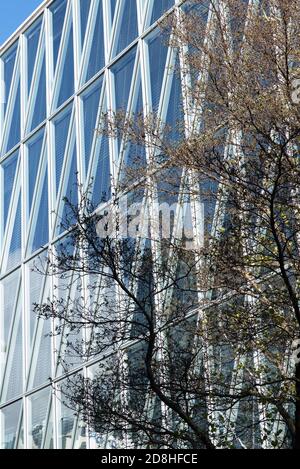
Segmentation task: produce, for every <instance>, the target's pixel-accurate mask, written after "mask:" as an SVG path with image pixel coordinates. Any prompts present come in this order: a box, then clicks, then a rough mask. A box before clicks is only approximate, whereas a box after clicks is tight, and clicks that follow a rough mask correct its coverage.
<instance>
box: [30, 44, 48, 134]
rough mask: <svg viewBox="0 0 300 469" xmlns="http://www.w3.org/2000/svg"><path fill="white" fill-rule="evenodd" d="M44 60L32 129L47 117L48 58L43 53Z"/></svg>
mask: <svg viewBox="0 0 300 469" xmlns="http://www.w3.org/2000/svg"><path fill="white" fill-rule="evenodd" d="M42 60H43V62H42V67H41V71H40V76H39V84H38V89H37V94H36V97H35V104H34V111H33V116H32V122H31V126H30V129H31V130H33V129H35V128H36V127H37V126H38V125H39V124H40V123H41V122H43V121H44V120H45V118H46V106H47V105H46V58H45V53H44V54H43V59H42Z"/></svg>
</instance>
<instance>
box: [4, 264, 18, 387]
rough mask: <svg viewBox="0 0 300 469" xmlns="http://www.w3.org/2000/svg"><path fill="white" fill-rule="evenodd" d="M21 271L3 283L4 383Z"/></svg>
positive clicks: (14, 273)
mask: <svg viewBox="0 0 300 469" xmlns="http://www.w3.org/2000/svg"><path fill="white" fill-rule="evenodd" d="M19 278H20V270H17V271H15V272H13V273H12V274H11V275H9V276H8V277H6V278H5V279H4V280H3V281H2V283H1V295H0V347H1V355H0V378H1V379H0V381H1V382H2V381H3V373H4V369H5V363H6V358H7V353H8V338H9V332H10V329H11V326H12V321H13V318H14V311H15V307H16V301H17V293H18V286H19Z"/></svg>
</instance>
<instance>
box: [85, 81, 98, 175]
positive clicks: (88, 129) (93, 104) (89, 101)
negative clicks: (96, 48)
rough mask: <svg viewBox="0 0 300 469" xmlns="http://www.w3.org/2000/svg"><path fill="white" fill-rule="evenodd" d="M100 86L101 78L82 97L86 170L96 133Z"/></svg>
mask: <svg viewBox="0 0 300 469" xmlns="http://www.w3.org/2000/svg"><path fill="white" fill-rule="evenodd" d="M101 87H102V80H100V81H98V82H97V84H96V85H94V86H92V87H91V88H89V89H88V91H87V92H86V93H84V95H83V97H82V101H83V113H84V125H83V130H84V150H85V169H86V172H87V170H88V167H89V161H90V157H91V149H92V143H93V140H94V138H95V135H96V128H97V122H96V119H97V114H98V111H99V100H100V91H101Z"/></svg>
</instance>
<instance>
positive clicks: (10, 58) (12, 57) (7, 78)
mask: <svg viewBox="0 0 300 469" xmlns="http://www.w3.org/2000/svg"><path fill="white" fill-rule="evenodd" d="M17 49H18V43H15V44H14V45H13V46H12V47H11V48H10V49H9V51H8V52H7V53H6V54H5V56H4V59H3V62H4V83H5V90H4V110H6V106H7V101H8V97H9V92H10V87H11V81H12V76H13V71H14V66H15V62H16V56H17Z"/></svg>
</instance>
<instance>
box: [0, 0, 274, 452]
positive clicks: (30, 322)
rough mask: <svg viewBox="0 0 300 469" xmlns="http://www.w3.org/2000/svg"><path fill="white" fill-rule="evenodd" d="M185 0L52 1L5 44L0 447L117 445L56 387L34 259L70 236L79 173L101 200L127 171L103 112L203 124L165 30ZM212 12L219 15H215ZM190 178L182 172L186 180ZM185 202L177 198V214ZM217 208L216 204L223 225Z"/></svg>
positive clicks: (85, 368) (49, 284)
mask: <svg viewBox="0 0 300 469" xmlns="http://www.w3.org/2000/svg"><path fill="white" fill-rule="evenodd" d="M220 1H221V0H220ZM174 3H175V5H174ZM182 3H183V2H182V1H176V2H175V1H174V0H164V1H161V0H55V1H46V2H44V3H43V5H42V6H41V8H39V9H37V10H36V12H35V13H34V15H33V16H32V19H29V20H28V21H26V22H25V23H24V25H23V26H22V27H20V28H19V30H18V31H17V33H16V35H14V36H12V38H10V39H9V40H8V41H7V43H6V44H5V45H4V47H2V50H1V52H0V53H1V57H0V64H1V83H2V85H3V86H2V90H1V91H2V93H1V98H2V100H1V107H0V289H1V294H0V385H1V388H0V393H1V396H0V445H1V446H0V447H1V448H22V447H25V448H80V447H82V448H85V447H86V448H92V447H97V445H98V444H100V445H105V444H106V445H109V444H110V443H109V441H106V442H103V441H100V442H99V441H98V440H97V438H96V437H95V435H93V434H91V432H90V430H89V429H88V428H85V427H84V426H82V424H81V423H80V422H79V421H77V419H75V418H74V415H73V414H72V412H71V411H70V410H68V409H67V408H66V407H64V405H63V404H62V403H61V401H60V399H59V393H53V392H52V390H51V387H50V386H49V378H51V380H52V381H53V383H54V386H57V384H58V383H59V382H60V381H62V380H63V379H64V377H63V376H62V374H61V370H60V369H59V368H58V367H57V354H58V350H59V346H60V344H59V342H58V338H57V337H50V336H49V335H47V333H49V332H50V331H51V328H52V329H53V328H54V324H53V323H51V322H50V321H46V322H43V321H41V320H39V321H38V320H37V319H36V317H35V315H34V313H33V311H32V309H33V307H32V304H33V303H38V302H40V301H43V299H46V298H47V297H49V296H51V294H52V292H53V287H54V286H53V279H47V278H43V277H42V278H41V276H39V275H38V274H37V273H35V272H33V271H32V266H33V265H34V263H35V262H36V260H37V259H41V261H40V262H43V259H45V255H46V254H45V253H46V252H47V248H48V247H49V246H50V245H53V244H55V242H56V241H57V240H58V239H61V238H63V236H64V234H63V233H61V232H60V230H59V229H58V227H57V225H58V217H59V216H62V215H63V213H64V202H63V197H64V196H65V195H66V194H68V191H70V188H71V187H74V182H75V173H77V177H78V182H79V183H80V184H83V186H84V187H87V186H88V185H89V184H90V183H91V181H94V192H93V197H94V198H95V199H94V200H95V201H96V202H97V203H102V202H104V203H105V201H107V200H108V199H109V197H110V192H111V190H112V189H113V188H114V187H115V186H116V182H117V179H118V178H119V177H120V175H121V173H122V163H123V162H124V160H125V159H126V152H125V154H124V155H122V144H121V145H120V148H119V145H118V142H116V141H110V142H109V143H108V142H107V141H106V140H105V138H104V137H99V136H97V135H96V133H95V131H94V130H95V128H96V126H97V121H98V117H99V115H100V113H101V111H105V110H109V109H112V110H117V109H119V108H123V109H126V110H127V111H128V112H129V113H130V112H135V111H143V112H144V113H145V115H146V114H147V113H148V112H149V111H154V112H157V113H158V114H159V116H160V118H161V119H162V120H163V121H164V120H167V121H168V122H169V123H170V124H172V123H174V122H175V121H176V120H177V119H178V118H179V117H180V115H179V110H180V109H181V108H182V107H183V111H184V115H182V118H184V119H185V122H186V124H187V125H186V129H187V132H188V131H189V126H190V125H194V123H193V121H194V118H195V115H196V112H195V109H194V107H193V104H192V103H190V102H189V100H188V99H185V100H184V101H183V100H182V93H181V90H182V86H184V82H183V79H181V81H180V78H179V77H178V75H177V74H176V73H175V72H174V67H172V65H174V64H175V63H176V62H178V63H181V61H182V60H183V58H182V54H180V51H178V50H173V49H171V48H169V49H168V48H167V46H166V45H165V42H164V40H163V39H162V37H161V33H160V31H159V29H158V28H157V20H158V19H159V17H160V16H161V15H162V14H164V12H165V11H166V10H167V9H169V8H175V9H177V11H178V14H180V8H181V4H182ZM204 3H206V4H207V3H208V2H207V0H203V4H204ZM206 19H207V22H208V23H209V22H210V21H211V14H210V13H209V14H208V15H207V18H206ZM186 79H188V77H186V76H185V77H184V80H186ZM202 79H203V77H202ZM148 157H149V155H148V154H146V158H148ZM191 176H192V175H191V174H190V173H189V172H188V171H185V170H184V171H183V173H182V175H181V180H182V183H185V181H186V180H188V179H189V178H191ZM191 183H192V179H191ZM179 192H180V191H179ZM73 195H74V197H76V194H73ZM179 198H180V197H179ZM198 202H199V201H195V203H194V205H193V207H194V220H195V224H194V226H193V228H194V234H195V236H198V235H199V230H201V226H200V222H199V210H200V205H199V204H198ZM143 204H144V206H145V207H146V206H147V205H148V201H147V200H144V201H143ZM149 204H150V203H149ZM150 209H151V210H155V208H153V207H150ZM182 210H183V206H182V205H181V204H178V213H176V214H175V220H176V219H179V217H180V216H182V214H181V213H182ZM220 212H222V211H220V210H216V213H217V215H216V219H215V223H214V226H216V225H217V224H218V214H219V213H220ZM154 215H155V214H154ZM41 246H42V247H41ZM157 255H159V253H157ZM170 262H172V253H171V252H170ZM174 269H176V266H174ZM74 288H76V286H75V287H74ZM74 294H75V293H74ZM168 294H169V295H170V292H169V293H168ZM199 314H202V313H199ZM207 354H208V356H209V351H208V352H207ZM241 359H242V357H240V358H237V363H236V365H238V361H239V360H241ZM92 365H93V363H86V364H83V365H82V364H80V363H78V364H76V366H75V368H74V370H78V371H82V372H83V373H84V374H85V375H86V376H88V375H89V374H92V373H93V366H92ZM208 366H209V365H208ZM236 368H237V369H238V366H237V367H236ZM232 379H233V380H234V377H233V378H232ZM217 417H218V416H216V418H217ZM237 418H238V409H233V411H232V412H231V414H230V415H229V416H228V419H227V420H228V422H229V423H228V425H231V428H232V425H233V426H234V424H235V422H236V421H237ZM275 430H276V429H275ZM262 431H263V429H262Z"/></svg>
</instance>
